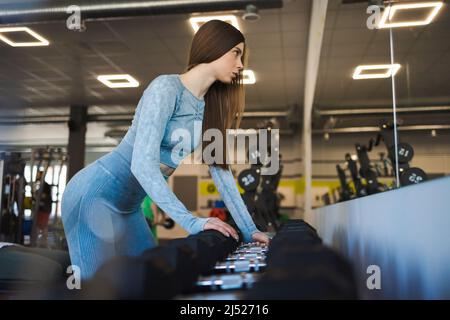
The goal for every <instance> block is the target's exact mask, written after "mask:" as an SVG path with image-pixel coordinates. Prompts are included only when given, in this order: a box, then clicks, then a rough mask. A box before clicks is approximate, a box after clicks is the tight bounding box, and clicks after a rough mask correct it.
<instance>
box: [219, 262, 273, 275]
mask: <svg viewBox="0 0 450 320" xmlns="http://www.w3.org/2000/svg"><path fill="white" fill-rule="evenodd" d="M266 266H267V264H266V262H265V261H261V260H236V261H225V262H219V263H217V264H216V266H215V267H214V270H215V271H218V272H226V273H232V272H234V273H238V272H251V271H254V272H259V271H262V270H264V269H265V268H266Z"/></svg>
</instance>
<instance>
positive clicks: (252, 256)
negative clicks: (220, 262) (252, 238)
mask: <svg viewBox="0 0 450 320" xmlns="http://www.w3.org/2000/svg"><path fill="white" fill-rule="evenodd" d="M265 258H266V255H265V254H262V253H239V254H234V253H232V254H230V255H229V256H228V257H227V259H226V260H227V261H235V260H264V259H265Z"/></svg>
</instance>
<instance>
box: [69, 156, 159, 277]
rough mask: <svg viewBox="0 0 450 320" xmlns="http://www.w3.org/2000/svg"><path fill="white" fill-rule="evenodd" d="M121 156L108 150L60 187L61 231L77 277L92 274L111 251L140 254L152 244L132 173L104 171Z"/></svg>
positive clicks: (142, 193) (139, 191)
mask: <svg viewBox="0 0 450 320" xmlns="http://www.w3.org/2000/svg"><path fill="white" fill-rule="evenodd" d="M124 161H126V160H125V159H123V158H122V157H121V156H120V154H117V153H116V152H112V153H110V154H108V155H106V156H104V157H103V158H101V159H99V160H97V161H96V162H94V163H92V164H90V165H89V166H87V167H86V168H84V169H83V170H81V171H79V172H78V173H77V174H76V175H75V176H74V177H73V178H72V179H71V180H70V182H69V183H68V185H67V187H66V189H65V191H64V195H63V199H62V204H61V206H62V210H61V211H62V219H63V224H64V230H65V233H66V237H67V242H68V246H69V253H70V258H71V261H72V265H75V266H78V267H79V268H80V271H81V279H89V278H91V277H92V276H93V275H94V273H95V272H96V270H97V269H98V268H99V267H100V266H101V265H102V264H103V263H105V262H106V261H108V260H110V259H111V258H113V257H114V256H138V255H139V254H141V253H142V252H143V251H145V250H146V249H149V248H152V247H154V246H155V241H154V238H153V235H152V233H151V231H150V229H149V227H148V225H147V223H146V221H145V218H144V215H143V213H142V211H141V203H142V200H143V199H144V197H145V192H144V190H143V189H142V188H141V187H140V185H139V183H138V182H137V180H136V179H135V178H134V176H133V175H132V174H123V171H121V173H120V174H118V173H117V172H116V173H115V174H113V173H111V172H110V171H109V170H108V167H109V166H108V163H110V162H113V163H115V165H117V164H118V163H120V162H124ZM123 167H126V163H124V166H123Z"/></svg>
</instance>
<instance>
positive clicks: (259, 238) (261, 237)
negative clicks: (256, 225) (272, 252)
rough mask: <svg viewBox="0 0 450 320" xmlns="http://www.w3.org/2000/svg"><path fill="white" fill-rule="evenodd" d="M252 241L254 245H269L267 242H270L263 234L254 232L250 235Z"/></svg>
mask: <svg viewBox="0 0 450 320" xmlns="http://www.w3.org/2000/svg"><path fill="white" fill-rule="evenodd" d="M252 239H253V241H255V242H256V243H263V244H266V245H268V244H269V240H270V239H269V237H268V236H267V235H266V234H265V233H263V232H255V233H254V234H252Z"/></svg>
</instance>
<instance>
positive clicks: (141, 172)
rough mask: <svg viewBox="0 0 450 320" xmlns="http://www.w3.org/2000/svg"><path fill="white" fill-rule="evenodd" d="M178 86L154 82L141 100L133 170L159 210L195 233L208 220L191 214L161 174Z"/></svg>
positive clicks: (162, 80)
mask: <svg viewBox="0 0 450 320" xmlns="http://www.w3.org/2000/svg"><path fill="white" fill-rule="evenodd" d="M176 97H177V87H176V85H175V84H174V83H173V82H172V81H171V79H170V78H168V77H166V76H160V77H158V78H156V79H155V80H153V81H152V83H151V84H150V86H149V87H148V88H147V89H146V90H145V91H144V94H143V96H142V99H141V102H140V103H141V104H142V106H141V111H140V114H139V119H137V121H138V123H137V131H136V138H135V142H134V148H133V155H132V159H131V171H132V173H133V175H134V176H135V177H136V179H137V180H138V181H139V183H140V184H141V186H142V188H144V190H145V192H146V193H147V194H148V195H149V196H150V198H151V199H152V200H153V201H154V202H155V203H156V205H157V206H158V207H160V208H161V210H163V211H164V212H166V213H167V214H168V215H169V216H170V217H171V218H172V219H173V220H175V221H176V222H177V223H178V224H180V225H181V227H183V228H184V229H185V230H186V231H187V232H189V233H191V234H195V233H198V232H200V231H202V230H203V227H204V225H205V223H206V222H207V220H208V218H198V217H195V216H193V215H192V214H191V212H189V211H188V210H187V209H186V207H185V206H184V205H183V203H181V201H180V200H178V198H177V197H176V196H175V194H174V193H173V192H172V190H171V189H170V188H169V186H168V185H167V182H166V180H165V179H164V177H163V175H162V173H161V171H160V167H159V165H160V148H161V142H162V139H163V137H164V132H165V130H166V126H167V123H168V121H169V120H170V118H171V116H172V113H173V111H174V108H175V105H176Z"/></svg>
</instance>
